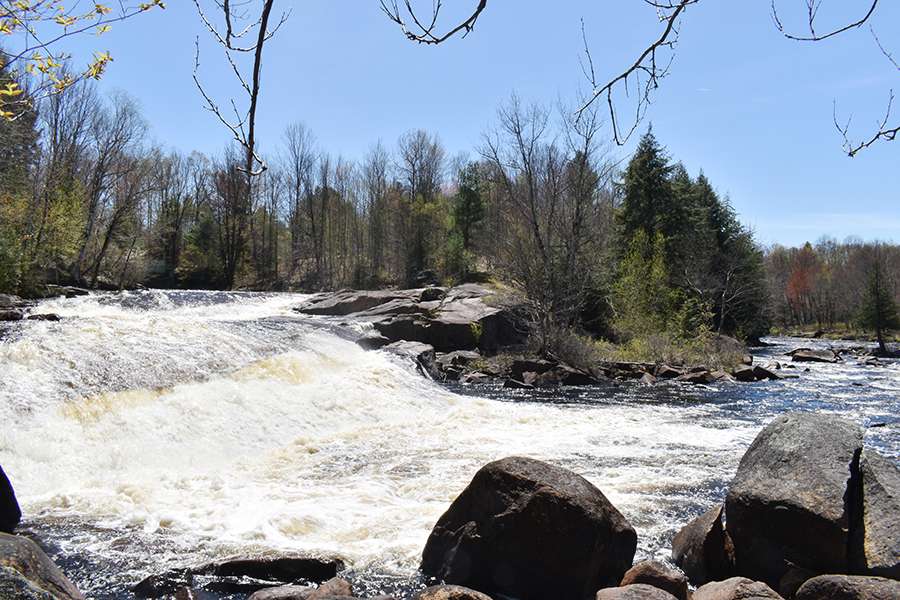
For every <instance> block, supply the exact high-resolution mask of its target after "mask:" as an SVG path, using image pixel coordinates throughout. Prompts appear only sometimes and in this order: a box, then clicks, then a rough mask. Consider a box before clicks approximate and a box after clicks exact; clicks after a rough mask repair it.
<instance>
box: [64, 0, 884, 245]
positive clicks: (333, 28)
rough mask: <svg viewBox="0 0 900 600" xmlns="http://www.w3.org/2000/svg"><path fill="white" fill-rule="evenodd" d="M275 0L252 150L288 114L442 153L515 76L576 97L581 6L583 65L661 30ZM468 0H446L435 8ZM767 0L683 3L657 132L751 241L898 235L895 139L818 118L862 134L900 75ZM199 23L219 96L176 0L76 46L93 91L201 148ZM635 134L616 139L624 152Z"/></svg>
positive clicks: (618, 0) (224, 84) (204, 127)
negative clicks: (439, 27)
mask: <svg viewBox="0 0 900 600" xmlns="http://www.w3.org/2000/svg"><path fill="white" fill-rule="evenodd" d="M780 2H781V4H780V6H781V7H782V11H783V13H782V16H783V17H784V20H785V21H786V22H787V23H794V22H796V23H799V21H798V20H797V19H796V17H802V12H801V11H802V10H805V3H804V2H801V1H799V0H780ZM281 4H282V5H283V6H285V7H290V8H291V9H292V15H291V18H290V20H289V22H288V23H287V24H286V25H285V27H284V28H283V29H282V30H281V32H280V33H279V34H278V36H277V37H276V38H275V39H273V41H272V42H270V46H267V48H266V50H267V57H266V61H265V67H264V72H263V97H262V101H261V106H260V116H259V127H260V134H261V135H260V137H261V140H262V143H263V147H264V150H265V151H269V152H272V151H275V150H276V149H277V146H278V144H279V142H280V138H281V135H282V132H283V130H284V128H285V127H286V126H287V125H288V124H290V123H293V122H303V123H304V124H306V125H307V126H308V127H310V128H311V129H312V130H313V132H314V133H315V135H316V137H317V138H318V140H319V142H320V144H321V146H322V147H323V148H324V149H326V150H328V151H329V152H332V153H334V154H341V155H344V156H346V157H349V158H357V157H360V156H362V154H364V153H365V151H366V150H367V149H368V148H369V147H370V146H371V145H372V144H373V143H374V142H376V141H377V140H379V139H380V140H382V141H383V142H384V143H385V144H386V145H388V146H389V147H390V146H392V145H393V144H394V143H395V141H396V139H397V138H398V137H399V135H400V134H402V133H403V132H404V131H407V130H409V129H413V128H425V129H428V130H431V131H434V132H437V133H438V134H439V135H440V138H441V140H442V141H443V143H444V145H445V146H446V148H447V149H448V153H449V154H451V155H452V154H456V153H458V152H473V150H474V149H475V148H476V147H477V146H478V145H479V143H480V138H481V135H482V133H483V132H484V131H485V130H486V129H487V128H488V127H490V126H491V124H492V122H493V120H494V117H495V114H496V109H497V107H498V105H499V104H501V103H502V102H503V101H504V100H505V99H507V98H508V97H509V95H510V94H511V93H512V92H513V91H515V92H516V93H518V94H519V95H520V96H521V97H522V98H523V99H525V100H528V101H538V102H546V103H555V102H557V101H558V100H560V99H562V100H563V101H567V102H570V101H572V100H574V98H575V97H576V96H577V92H578V90H579V88H584V87H585V80H584V77H583V75H582V74H581V70H580V67H579V54H580V52H581V47H582V42H581V33H580V19H581V18H584V21H585V24H586V28H587V33H588V38H589V42H590V45H591V49H592V54H593V58H594V63H595V67H596V70H597V73H598V78H603V77H604V76H605V75H612V74H615V73H618V72H620V71H621V70H622V69H623V68H624V67H625V66H626V65H628V64H630V62H632V61H633V60H634V58H635V57H636V56H637V54H638V53H639V51H640V50H641V49H642V48H643V47H644V46H645V45H646V44H647V42H648V41H649V40H651V39H653V37H654V36H655V35H657V34H658V32H659V31H660V29H659V25H658V24H657V23H656V22H655V15H654V13H653V12H652V11H651V10H649V9H648V8H647V7H646V5H645V4H644V2H642V1H641V0H607V1H605V2H598V1H597V0H561V1H560V2H554V3H547V2H536V1H530V0H529V1H524V0H519V1H515V2H513V1H510V0H492V1H491V2H489V3H488V8H487V10H486V11H485V12H484V14H483V16H482V17H481V20H480V21H479V22H478V26H477V28H476V30H475V31H474V32H473V33H472V34H471V35H469V36H468V37H467V38H465V39H455V40H452V41H450V42H447V43H446V44H445V45H441V46H438V47H423V46H417V45H414V44H411V43H410V42H408V41H406V40H405V39H404V38H403V36H402V35H401V33H400V31H399V30H398V28H397V27H396V26H394V25H393V24H391V23H390V22H388V21H387V19H386V18H385V17H384V15H383V14H382V13H381V12H380V10H379V7H378V2H377V0H306V1H303V2H301V1H299V0H281ZM420 4H421V5H423V6H424V7H425V8H427V7H429V6H430V4H431V3H430V1H422V2H420ZM475 4H476V2H475V0H451V1H449V2H447V10H448V14H447V17H448V22H449V20H451V18H452V14H453V11H456V13H457V14H461V13H462V12H464V10H465V9H466V8H468V7H469V6H474V5H475ZM846 4H847V3H845V2H838V1H837V0H830V1H828V0H826V2H825V3H824V4H823V8H822V12H821V19H822V23H823V25H822V26H823V28H824V27H825V25H826V23H827V22H828V20H829V18H833V21H832V22H837V20H839V19H841V18H842V17H843V18H846V17H847V16H848V15H852V14H853V13H852V12H851V13H848V12H845V11H846V10H847V9H846ZM853 4H859V3H853ZM881 4H882V6H880V8H879V12H878V13H877V14H876V15H875V17H876V18H875V20H874V23H875V25H876V28H877V29H876V31H877V32H878V34H879V37H880V38H881V40H882V42H883V43H884V44H885V45H887V46H889V47H891V46H893V47H892V48H889V49H893V50H894V53H895V55H897V56H900V27H898V24H900V2H882V3H881ZM768 5H769V3H768V2H763V1H762V0H758V1H756V2H740V3H738V2H735V1H733V0H729V1H725V0H703V1H702V2H701V3H700V4H699V5H697V6H694V7H691V8H690V9H689V10H688V11H687V13H686V18H685V20H684V23H683V27H682V34H681V41H680V43H679V46H678V53H677V57H676V60H675V64H674V65H673V69H672V74H671V75H670V77H669V78H668V79H666V80H665V81H664V83H663V87H662V88H661V90H660V91H659V93H658V94H657V95H656V97H655V103H654V105H653V106H652V107H651V109H650V112H649V115H648V118H649V120H652V123H653V129H654V133H655V134H656V135H657V137H658V138H659V139H660V140H661V142H662V143H663V144H665V145H666V146H667V148H668V149H669V151H670V153H671V154H672V155H673V156H674V157H676V158H678V159H680V160H681V161H683V162H684V163H685V165H686V166H687V167H688V169H689V170H690V171H691V172H692V173H694V174H696V173H697V172H698V171H699V170H700V169H701V168H702V169H703V170H704V172H705V173H706V174H707V176H708V177H709V178H710V179H711V180H712V182H713V183H714V185H715V186H716V187H717V188H718V189H719V190H720V192H722V193H725V194H727V195H728V196H729V197H730V198H731V201H732V203H733V205H734V206H735V208H736V209H737V211H738V212H739V214H740V216H741V219H742V220H743V221H744V222H745V223H747V224H748V225H750V226H752V227H753V228H754V229H755V230H756V232H757V236H758V238H759V240H760V241H762V242H763V243H773V242H780V243H786V244H800V243H803V242H804V241H806V240H811V241H814V240H815V239H817V238H819V237H820V236H822V235H831V236H835V237H838V238H844V237H846V236H849V235H858V236H860V237H863V238H867V239H869V238H879V239H893V240H894V241H900V141H897V142H892V143H886V144H880V145H878V146H875V147H873V148H871V149H869V150H867V151H865V152H863V153H862V154H861V155H859V156H858V157H857V158H854V159H850V158H847V157H846V156H844V155H843V154H842V153H841V151H840V138H839V136H838V134H837V132H836V131H835V130H834V127H833V125H832V103H833V102H836V103H837V107H838V111H839V113H840V114H843V115H849V114H851V113H852V114H853V115H854V123H855V125H856V126H857V127H858V131H859V132H860V133H862V132H865V133H869V132H870V131H871V129H872V127H874V125H875V122H876V121H877V120H878V119H879V118H880V117H881V116H882V114H883V111H884V107H885V103H886V100H887V96H888V90H889V89H890V88H891V86H894V87H895V88H896V89H897V93H898V95H900V85H898V83H900V77H898V76H900V73H898V71H897V70H896V69H895V68H894V67H892V66H891V64H890V63H889V62H888V61H887V60H886V59H885V58H884V57H883V56H882V55H881V53H880V51H879V50H878V48H877V46H876V45H875V43H874V41H873V39H872V37H871V35H870V34H869V32H868V30H865V29H863V30H858V31H853V32H849V33H847V34H845V35H842V36H840V37H838V38H835V39H833V40H831V41H829V42H825V43H820V44H811V45H804V44H801V43H798V42H792V41H789V40H786V39H784V38H783V37H782V36H781V35H780V34H779V33H778V32H777V31H776V29H775V27H774V25H773V22H772V19H771V17H770V14H769V9H768ZM842 5H843V8H842ZM737 6H740V9H736V8H735V7H737ZM792 17H795V18H793V19H792ZM197 35H200V36H201V44H202V45H201V48H202V54H201V61H202V63H203V65H202V67H203V71H202V72H203V74H204V77H205V79H206V81H207V82H208V84H209V86H210V89H211V90H212V91H213V92H215V93H216V94H217V95H218V96H219V97H220V98H225V97H227V95H228V94H230V93H233V92H234V88H233V80H231V79H230V78H229V77H228V73H227V72H226V71H225V70H224V69H223V68H222V62H221V58H220V56H219V54H217V53H216V49H215V48H214V47H212V46H211V45H208V44H207V43H206V42H205V40H206V36H204V31H203V29H202V27H201V24H200V22H199V19H198V18H197V16H196V14H195V12H194V8H193V3H192V2H189V1H188V0H171V1H170V2H169V8H168V9H167V10H166V11H164V12H158V13H156V14H147V15H143V16H142V17H141V18H139V19H135V20H133V21H131V22H129V23H125V24H121V25H118V26H116V28H115V29H114V30H113V31H112V32H111V33H109V34H107V35H106V36H104V37H102V38H93V37H92V38H90V39H86V40H82V41H80V42H78V46H77V47H76V48H75V49H76V50H77V51H81V52H82V54H81V55H82V56H83V51H84V50H85V49H87V48H92V49H109V50H111V51H112V53H113V56H114V58H115V62H114V63H113V64H112V65H111V67H110V70H109V72H108V74H107V76H106V77H105V79H104V80H103V81H102V82H101V84H100V86H101V89H104V90H112V89H124V90H126V91H128V92H129V93H131V94H132V95H133V96H135V97H136V98H138V99H139V101H140V103H141V105H142V108H143V110H144V113H145V114H146V116H147V118H148V120H149V121H150V122H151V124H152V127H153V136H154V138H155V139H156V140H157V141H158V142H160V143H161V144H163V145H165V146H168V147H172V148H177V149H181V150H185V151H189V150H193V149H196V150H200V151H203V152H207V153H211V154H215V153H217V152H218V151H220V149H221V148H222V147H223V146H224V145H225V143H226V142H227V139H228V134H227V132H226V131H225V130H224V129H223V128H222V127H221V126H220V125H219V124H217V122H216V121H215V119H214V118H213V117H212V115H210V114H209V113H207V112H205V111H204V110H203V108H202V102H201V99H200V97H199V95H198V93H197V92H196V90H195V89H194V87H193V82H192V80H191V71H192V66H193V53H194V40H195V37H196V36H197ZM897 104H898V107H897V109H898V110H897V111H896V118H895V120H900V100H898V101H897ZM633 146H634V143H633V142H632V143H631V144H629V145H627V146H625V147H623V148H616V149H615V151H616V152H617V153H618V154H619V155H621V156H627V154H628V153H629V152H630V151H631V150H632V148H633Z"/></svg>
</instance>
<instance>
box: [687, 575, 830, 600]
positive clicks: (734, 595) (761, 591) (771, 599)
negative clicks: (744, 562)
mask: <svg viewBox="0 0 900 600" xmlns="http://www.w3.org/2000/svg"><path fill="white" fill-rule="evenodd" d="M693 600H783V598H782V597H781V596H779V595H778V593H777V592H775V590H773V589H772V588H770V587H769V586H767V585H766V584H765V583H763V582H761V581H751V580H750V579H747V578H745V577H732V578H731V579H726V580H725V581H714V582H712V583H707V584H706V585H702V586H700V587H699V588H697V591H695V592H694V596H693ZM822 600H824V598H823V599H822Z"/></svg>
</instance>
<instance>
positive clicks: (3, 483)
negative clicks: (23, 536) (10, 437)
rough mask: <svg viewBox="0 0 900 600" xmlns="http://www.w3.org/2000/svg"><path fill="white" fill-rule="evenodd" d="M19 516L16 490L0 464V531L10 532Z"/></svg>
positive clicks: (17, 522) (20, 512)
mask: <svg viewBox="0 0 900 600" xmlns="http://www.w3.org/2000/svg"><path fill="white" fill-rule="evenodd" d="M21 518H22V511H21V509H19V502H18V500H16V492H15V490H14V489H13V486H12V483H10V481H9V478H8V477H7V476H6V473H5V472H4V471H3V467H2V466H0V533H12V532H13V530H15V528H16V526H17V525H18V524H19V520H20V519H21Z"/></svg>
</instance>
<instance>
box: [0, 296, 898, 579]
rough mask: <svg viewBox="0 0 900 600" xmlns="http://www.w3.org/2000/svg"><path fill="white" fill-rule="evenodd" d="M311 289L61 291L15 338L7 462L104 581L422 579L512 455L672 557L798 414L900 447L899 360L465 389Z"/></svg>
mask: <svg viewBox="0 0 900 600" xmlns="http://www.w3.org/2000/svg"><path fill="white" fill-rule="evenodd" d="M301 299H302V297H301V296H296V295H258V294H213V293H192V292H155V291H154V292H143V293H136V294H126V295H99V296H91V297H86V298H79V299H73V300H57V301H52V302H45V303H42V304H41V306H40V307H39V309H40V311H41V312H55V313H57V314H60V315H61V316H63V317H64V318H63V320H62V321H60V322H58V323H49V322H27V323H25V324H22V325H20V326H17V328H15V329H13V330H10V331H9V332H8V333H7V337H6V338H5V339H4V340H3V343H2V344H0V361H2V364H3V365H4V368H3V369H2V372H0V411H2V412H0V416H2V418H3V420H4V423H6V424H8V425H5V426H4V427H3V429H2V431H0V463H2V464H3V466H4V469H6V471H7V472H8V473H9V475H10V477H11V479H12V480H13V481H14V484H15V486H16V490H17V493H18V494H19V496H20V500H21V502H22V505H23V509H24V512H25V513H26V515H27V516H28V524H29V525H30V526H32V527H34V528H35V529H36V530H37V531H38V532H40V533H42V534H44V535H45V536H47V537H48V538H50V540H51V541H52V542H53V543H54V544H55V545H56V546H57V547H58V549H59V553H60V555H61V556H62V557H63V559H64V560H68V561H69V564H70V565H72V568H73V569H74V571H75V575H74V577H75V579H76V580H77V582H78V583H79V584H80V585H81V586H82V587H83V588H84V589H86V590H87V591H88V593H89V594H91V595H93V596H95V597H116V596H117V595H118V594H119V593H120V592H121V591H122V590H124V589H126V588H127V586H128V585H129V584H132V583H134V582H135V581H136V580H137V579H139V578H140V577H141V576H143V575H146V574H148V573H150V572H155V571H159V570H162V569H165V568H167V567H172V566H178V565H182V564H185V563H194V562H198V561H200V560H202V559H204V558H212V557H216V556H222V555H226V554H231V553H235V552H245V551H253V550H310V551H324V552H336V553H339V554H341V555H343V556H345V557H346V558H347V559H348V560H349V562H350V564H351V565H352V566H353V568H354V570H356V571H358V572H365V573H369V576H368V580H367V581H368V582H369V583H370V584H371V582H372V581H375V580H377V578H378V577H380V576H388V577H393V578H401V579H403V578H408V579H412V578H414V575H415V569H416V566H417V562H418V556H419V553H420V552H421V549H422V547H423V545H424V542H425V539H426V538H427V535H428V533H429V531H430V529H431V527H432V525H433V524H434V522H435V521H436V519H437V518H438V516H439V515H440V514H441V513H442V512H443V511H444V510H445V509H446V507H447V506H448V504H449V503H450V502H451V501H452V500H453V498H454V497H455V496H456V495H457V494H458V493H459V491H460V490H462V488H463V487H464V486H465V485H466V484H467V483H468V481H469V480H470V479H471V477H472V475H473V474H474V472H475V471H476V470H477V469H478V468H479V467H480V466H481V465H483V464H484V463H486V462H488V461H490V460H494V459H497V458H501V457H503V456H509V455H514V454H520V455H527V456H533V457H537V458H541V459H545V460H550V461H553V462H556V463H559V464H562V465H565V466H567V467H570V468H572V469H573V470H575V471H577V472H579V473H581V474H583V475H584V476H586V477H587V478H588V479H590V480H591V481H592V482H594V483H595V484H596V485H597V486H598V487H600V489H601V490H603V491H604V493H605V494H606V495H607V496H608V497H609V498H610V500H611V501H612V502H613V503H614V504H615V505H616V506H617V507H618V508H619V509H620V510H621V511H622V512H623V513H624V514H625V515H626V517H628V518H629V520H630V521H631V522H632V524H634V525H635V527H636V528H637V529H638V534H639V540H640V541H639V553H640V554H641V555H642V556H657V557H665V556H666V555H667V554H668V544H669V541H670V539H671V535H672V533H673V531H674V530H675V529H676V527H677V525H678V524H679V523H680V522H683V521H684V520H685V519H686V518H687V517H688V516H690V515H692V514H694V513H696V512H698V511H699V510H701V509H702V508H705V507H706V506H708V505H710V504H711V503H712V502H714V501H715V500H717V499H720V498H721V497H722V495H723V493H724V486H725V485H726V484H727V481H728V480H729V479H730V478H731V476H732V474H733V472H734V468H735V466H736V465H737V461H738V460H739V458H740V456H741V453H742V452H743V450H744V449H745V448H746V446H747V445H748V444H749V442H750V441H751V440H752V438H753V436H754V435H755V434H756V432H757V431H758V430H759V428H760V427H761V426H762V424H764V423H765V422H766V421H767V420H768V419H770V418H771V417H772V416H773V415H774V414H777V413H778V412H780V411H782V410H786V409H790V408H793V409H796V408H799V409H815V410H831V411H836V412H842V413H847V414H849V415H850V416H851V417H853V418H856V419H857V420H859V421H860V422H863V423H868V422H875V421H881V422H885V423H886V424H887V425H886V426H885V427H882V428H879V429H877V430H876V429H873V430H871V431H872V432H877V433H876V434H875V435H876V436H877V437H874V438H873V439H874V440H875V443H876V444H878V445H879V447H880V448H881V449H882V450H884V451H885V452H887V453H889V454H891V455H893V456H897V454H898V450H900V448H898V443H897V439H896V438H897V435H896V432H897V430H896V425H897V421H896V419H897V417H896V415H897V414H898V412H900V411H898V410H897V409H898V408H900V407H898V406H897V400H896V398H897V391H898V389H900V365H898V364H896V363H892V364H890V365H889V366H887V367H883V368H882V369H881V371H879V372H878V374H877V375H874V376H872V377H874V378H875V379H873V380H872V383H873V387H872V388H866V390H865V392H863V391H862V389H863V388H857V387H854V386H852V383H853V382H854V378H855V377H858V372H859V371H860V369H861V368H860V367H859V366H857V365H855V364H854V365H850V364H844V365H837V366H836V365H815V370H811V371H810V373H804V374H803V375H804V377H801V378H800V379H797V380H791V381H789V382H777V383H772V384H759V385H754V386H737V385H730V386H721V387H705V388H689V387H684V386H660V387H654V388H643V387H639V386H636V385H635V386H632V385H627V386H623V387H620V388H608V389H607V388H595V389H591V390H580V391H572V392H566V393H565V394H560V393H559V392H557V393H554V394H548V395H546V396H535V395H532V396H521V395H516V394H511V393H510V392H508V391H504V390H502V389H500V388H498V387H496V386H484V387H480V388H477V389H476V388H471V387H468V388H450V389H448V388H445V387H441V386H439V385H437V384H434V383H433V382H430V381H427V380H425V379H423V378H421V377H419V376H418V375H416V374H415V373H414V372H413V371H412V369H411V368H410V366H409V365H406V364H403V363H401V362H397V361H396V360H395V359H392V358H391V357H389V356H388V355H385V354H383V353H378V352H364V351H363V350H361V349H360V348H358V347H357V346H356V345H355V344H354V343H352V342H349V341H346V340H344V339H341V338H340V337H339V336H337V335H335V334H334V333H332V332H330V331H328V330H327V329H323V328H322V326H321V325H322V322H323V320H322V319H315V318H296V315H293V313H292V312H291V311H290V308H291V307H292V306H294V305H296V304H297V303H298V302H299V301H300V300H301ZM780 351H782V350H780V349H778V348H773V349H770V350H768V353H769V354H771V355H773V356H774V355H776V354H778V353H779V352H780ZM854 390H856V391H854ZM891 398H894V399H893V400H891ZM373 585H374V587H373V588H372V589H373V591H376V590H377V589H378V587H379V586H378V585H377V584H371V585H370V587H372V586H373ZM382 589H383V587H382Z"/></svg>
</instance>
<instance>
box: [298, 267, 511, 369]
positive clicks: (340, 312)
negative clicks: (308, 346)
mask: <svg viewBox="0 0 900 600" xmlns="http://www.w3.org/2000/svg"><path fill="white" fill-rule="evenodd" d="M495 296H496V292H495V291H494V290H492V289H491V288H488V287H485V286H483V285H478V284H471V283H470V284H463V285H460V286H456V287H453V288H450V289H445V288H424V289H412V290H376V291H358V290H343V291H340V292H334V293H326V294H320V295H318V296H315V297H313V298H312V299H310V300H308V301H307V302H305V303H304V304H302V305H301V306H299V307H297V309H296V310H297V311H299V312H301V313H304V314H309V315H324V316H341V317H352V318H354V319H356V320H361V321H368V322H370V323H372V326H373V327H374V328H375V330H376V331H377V332H378V333H379V334H380V335H381V336H383V337H385V338H387V339H388V340H389V341H391V342H396V341H400V340H403V341H408V342H422V343H425V344H429V345H431V346H433V347H434V349H435V350H436V351H438V352H452V351H454V350H474V349H480V350H484V351H488V352H493V351H495V350H497V349H498V348H501V347H503V346H509V345H514V344H519V343H521V342H523V341H524V339H525V335H526V333H527V332H526V331H525V330H524V329H523V328H522V327H521V326H520V325H519V323H518V319H516V317H515V314H514V313H515V307H514V306H510V305H507V304H504V303H501V302H497V301H495V300H493V299H492V297H495Z"/></svg>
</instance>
